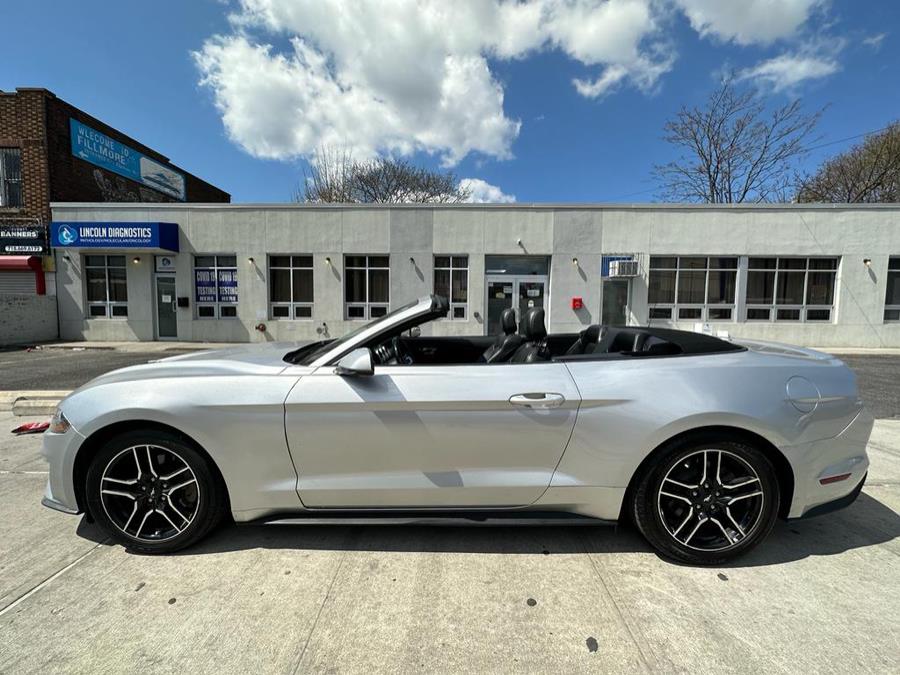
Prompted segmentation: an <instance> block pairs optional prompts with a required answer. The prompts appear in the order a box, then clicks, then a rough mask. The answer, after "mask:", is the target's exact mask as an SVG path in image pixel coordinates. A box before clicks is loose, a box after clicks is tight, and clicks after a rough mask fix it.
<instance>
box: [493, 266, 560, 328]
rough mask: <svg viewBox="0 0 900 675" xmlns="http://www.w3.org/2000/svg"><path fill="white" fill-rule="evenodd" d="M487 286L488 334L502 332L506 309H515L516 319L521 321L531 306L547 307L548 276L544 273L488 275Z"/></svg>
mask: <svg viewBox="0 0 900 675" xmlns="http://www.w3.org/2000/svg"><path fill="white" fill-rule="evenodd" d="M485 288H486V289H487V302H486V303H485V306H486V307H487V322H486V325H485V330H486V334H487V335H499V334H500V333H501V332H502V328H501V324H500V315H501V314H503V310H504V309H509V308H510V307H512V308H513V309H515V310H516V321H521V320H522V315H523V314H524V313H525V311H526V310H528V309H530V308H531V307H546V298H547V277H545V276H542V275H531V274H529V275H520V276H513V275H503V276H499V275H497V276H488V277H487V278H486V279H485Z"/></svg>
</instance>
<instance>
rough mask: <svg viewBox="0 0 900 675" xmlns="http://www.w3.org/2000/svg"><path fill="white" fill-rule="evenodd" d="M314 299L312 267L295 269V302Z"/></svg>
mask: <svg viewBox="0 0 900 675" xmlns="http://www.w3.org/2000/svg"><path fill="white" fill-rule="evenodd" d="M312 301H313V271H312V270H310V269H295V270H294V302H312Z"/></svg>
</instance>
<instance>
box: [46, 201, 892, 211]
mask: <svg viewBox="0 0 900 675" xmlns="http://www.w3.org/2000/svg"><path fill="white" fill-rule="evenodd" d="M50 208H52V209H74V210H127V209H137V210H156V209H163V210H171V209H187V210H191V209H234V210H241V209H246V210H250V209H257V210H258V209H266V210H297V211H308V210H331V209H363V210H382V209H441V210H457V209H458V210H473V209H491V210H510V211H522V210H557V211H561V210H595V211H601V210H607V211H616V210H619V211H621V210H631V211H900V203H898V202H891V203H883V204H684V203H653V202H649V203H617V202H515V203H512V204H353V203H342V204H307V203H301V202H297V203H284V202H274V203H265V202H260V203H246V204H235V203H201V202H184V203H182V202H178V203H175V202H51V203H50Z"/></svg>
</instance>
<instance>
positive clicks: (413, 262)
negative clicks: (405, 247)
mask: <svg viewBox="0 0 900 675" xmlns="http://www.w3.org/2000/svg"><path fill="white" fill-rule="evenodd" d="M409 264H410V265H415V264H416V259H415V258H413V257H412V256H409Z"/></svg>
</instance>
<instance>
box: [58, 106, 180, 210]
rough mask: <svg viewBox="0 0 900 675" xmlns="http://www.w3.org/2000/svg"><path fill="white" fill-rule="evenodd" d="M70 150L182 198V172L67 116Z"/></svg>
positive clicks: (139, 181) (86, 159)
mask: <svg viewBox="0 0 900 675" xmlns="http://www.w3.org/2000/svg"><path fill="white" fill-rule="evenodd" d="M69 131H70V134H71V137H72V154H73V155H75V156H76V157H78V158H79V159H83V160H84V161H85V162H90V163H91V164H95V165H97V166H99V167H101V168H103V169H107V170H108V171H113V172H114V173H117V174H119V175H120V176H125V178H130V179H131V180H133V181H136V182H138V183H143V184H144V185H146V186H147V187H150V188H153V189H154V190H157V191H159V192H162V193H164V194H167V195H170V196H172V197H175V198H176V199H180V200H181V201H184V200H185V195H186V192H185V187H184V182H185V181H184V174H183V173H181V172H179V171H176V170H175V169H172V168H171V167H168V166H166V165H164V164H160V163H159V162H157V161H156V160H154V159H150V158H149V157H147V156H146V155H145V154H143V153H141V152H138V151H137V150H135V149H134V148H129V147H128V146H127V145H125V144H124V143H119V141H117V140H114V139H112V138H110V137H109V136H107V135H106V134H103V133H100V132H99V131H97V130H96V129H92V128H91V127H89V126H87V125H85V124H82V123H81V122H79V121H78V120H74V119H72V118H69Z"/></svg>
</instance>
